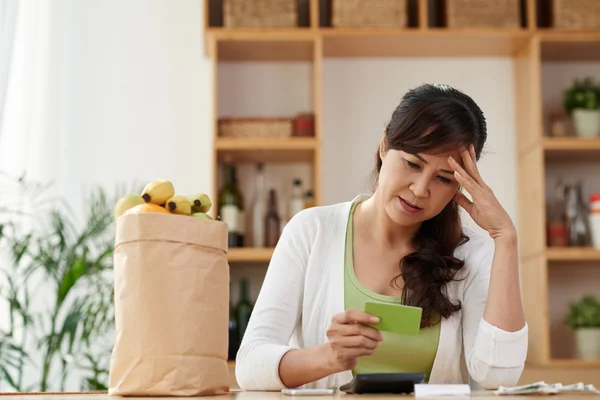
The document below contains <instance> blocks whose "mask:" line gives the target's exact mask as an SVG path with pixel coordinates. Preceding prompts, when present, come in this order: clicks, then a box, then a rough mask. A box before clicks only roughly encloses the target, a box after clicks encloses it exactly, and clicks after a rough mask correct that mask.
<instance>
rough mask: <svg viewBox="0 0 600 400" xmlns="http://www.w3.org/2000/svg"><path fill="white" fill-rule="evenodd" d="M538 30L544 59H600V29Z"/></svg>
mask: <svg viewBox="0 0 600 400" xmlns="http://www.w3.org/2000/svg"><path fill="white" fill-rule="evenodd" d="M538 32H539V37H540V41H541V55H542V59H543V60H549V61H561V60H562V61H566V60H570V61H575V60H578V61H594V60H595V61H598V60H600V31H583V32H582V31H558V30H552V29H541V30H539V31H538Z"/></svg>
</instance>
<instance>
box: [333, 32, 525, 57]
mask: <svg viewBox="0 0 600 400" xmlns="http://www.w3.org/2000/svg"><path fill="white" fill-rule="evenodd" d="M322 35H323V49H324V51H323V52H324V56H325V57H461V56H465V57H470V56H475V57H478V56H512V55H514V54H515V53H516V52H517V50H519V49H520V48H521V47H523V46H524V45H525V44H526V41H527V40H528V33H527V32H526V31H524V30H501V29H468V30H467V29H461V30H457V29H445V28H439V29H423V30H418V29H366V28H365V29H329V30H325V29H322Z"/></svg>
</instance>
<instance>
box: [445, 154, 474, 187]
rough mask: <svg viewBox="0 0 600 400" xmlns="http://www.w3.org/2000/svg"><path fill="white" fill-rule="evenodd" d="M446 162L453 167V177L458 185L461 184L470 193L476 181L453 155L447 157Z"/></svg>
mask: <svg viewBox="0 0 600 400" xmlns="http://www.w3.org/2000/svg"><path fill="white" fill-rule="evenodd" d="M448 163H449V164H450V166H451V167H452V168H453V169H454V177H455V178H456V180H457V181H458V183H459V184H460V185H462V186H463V187H464V188H465V189H466V190H467V191H468V192H469V193H471V195H472V194H473V191H474V190H475V185H476V182H475V181H474V180H473V178H472V177H471V176H470V175H469V173H468V172H467V171H465V169H464V168H463V167H462V166H461V165H460V164H459V163H458V162H457V161H456V160H455V159H454V157H452V156H450V157H448Z"/></svg>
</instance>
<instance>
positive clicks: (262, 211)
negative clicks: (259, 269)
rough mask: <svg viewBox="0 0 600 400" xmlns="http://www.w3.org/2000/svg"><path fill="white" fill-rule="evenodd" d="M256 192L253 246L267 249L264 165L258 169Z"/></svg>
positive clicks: (253, 207)
mask: <svg viewBox="0 0 600 400" xmlns="http://www.w3.org/2000/svg"><path fill="white" fill-rule="evenodd" d="M255 190H256V192H255V194H254V204H253V205H252V246H254V247H265V215H267V192H266V187H265V171H264V165H263V164H258V166H257V168H256V188H255Z"/></svg>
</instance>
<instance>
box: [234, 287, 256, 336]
mask: <svg viewBox="0 0 600 400" xmlns="http://www.w3.org/2000/svg"><path fill="white" fill-rule="evenodd" d="M240 289H241V291H240V300H239V301H238V304H237V306H236V308H235V319H236V323H237V335H238V336H237V339H238V343H239V344H241V343H242V339H243V338H244V333H245V332H246V328H247V327H248V322H249V321H250V315H251V314H252V309H253V306H252V303H251V302H250V296H249V295H248V279H246V278H243V279H242V280H241V281H240Z"/></svg>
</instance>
